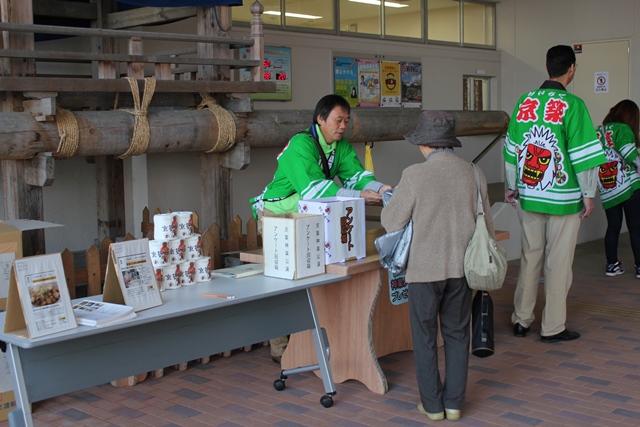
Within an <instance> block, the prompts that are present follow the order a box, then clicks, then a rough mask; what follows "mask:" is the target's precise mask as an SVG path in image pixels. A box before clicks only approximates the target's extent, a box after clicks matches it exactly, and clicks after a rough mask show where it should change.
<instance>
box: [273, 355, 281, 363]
mask: <svg viewBox="0 0 640 427" xmlns="http://www.w3.org/2000/svg"><path fill="white" fill-rule="evenodd" d="M271 360H273V363H277V364H278V365H279V364H280V362H281V361H282V356H271Z"/></svg>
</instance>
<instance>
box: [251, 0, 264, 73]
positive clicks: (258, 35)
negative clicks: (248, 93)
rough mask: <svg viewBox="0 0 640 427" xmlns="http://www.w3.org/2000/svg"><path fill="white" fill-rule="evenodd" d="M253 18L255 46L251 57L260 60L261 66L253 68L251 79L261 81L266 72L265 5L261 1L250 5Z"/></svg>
mask: <svg viewBox="0 0 640 427" xmlns="http://www.w3.org/2000/svg"><path fill="white" fill-rule="evenodd" d="M250 10H251V13H252V14H253V18H251V38H252V39H253V47H252V48H251V59H254V60H257V61H260V66H259V67H255V68H252V69H251V80H253V81H254V82H259V81H261V80H262V74H263V72H264V64H263V61H264V32H263V31H262V28H263V26H262V24H263V22H262V12H264V6H262V4H260V2H258V1H256V2H254V3H253V4H252V5H251V7H250Z"/></svg>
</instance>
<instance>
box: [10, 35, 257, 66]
mask: <svg viewBox="0 0 640 427" xmlns="http://www.w3.org/2000/svg"><path fill="white" fill-rule="evenodd" d="M134 39H135V38H134ZM0 57H1V58H23V59H35V60H38V61H43V62H45V61H46V62H80V63H83V62H84V63H87V62H91V61H113V62H144V63H148V64H155V63H158V64H160V63H162V64H189V65H219V66H228V67H233V68H247V67H257V66H258V65H259V62H258V61H252V60H242V59H218V58H189V57H177V56H166V55H154V54H150V55H149V54H148V55H142V54H141V55H125V54H104V53H87V52H57V51H42V50H39V51H32V50H7V49H5V50H0Z"/></svg>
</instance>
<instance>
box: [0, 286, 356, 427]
mask: <svg viewBox="0 0 640 427" xmlns="http://www.w3.org/2000/svg"><path fill="white" fill-rule="evenodd" d="M341 280H345V277H344V276H337V275H332V274H323V275H320V276H315V277H310V278H307V279H302V280H295V281H291V280H284V279H278V278H273V277H265V276H263V275H258V276H251V277H245V278H241V279H231V278H230V279H227V278H216V279H214V280H212V281H210V282H206V283H198V284H196V285H193V286H188V287H182V288H180V289H175V290H167V291H165V292H163V293H162V298H163V300H164V304H163V305H161V306H158V307H153V308H150V309H147V310H143V311H140V312H138V317H136V318H135V319H131V320H129V321H126V322H124V323H121V324H116V325H112V326H109V327H105V328H95V327H89V326H79V327H78V328H76V329H72V330H69V331H65V332H59V333H56V334H52V335H47V336H44V337H40V338H35V339H29V338H25V337H21V336H18V335H15V334H12V333H1V334H0V340H2V341H5V342H6V343H7V353H8V358H9V364H10V370H11V375H12V379H13V385H14V392H15V396H16V409H15V410H13V411H12V412H10V413H9V423H10V425H11V426H12V427H23V426H28V427H31V426H33V419H32V416H31V406H30V404H31V403H33V402H37V401H40V400H43V399H48V398H51V397H55V396H59V395H63V394H66V393H70V392H73V391H77V390H81V389H84V388H88V387H93V386H96V385H99V384H103V383H107V382H109V381H113V380H117V379H119V378H125V377H128V376H132V375H137V374H139V373H141V372H148V371H153V370H155V369H159V368H163V367H166V366H171V365H175V364H179V363H181V362H184V361H188V360H194V359H198V358H201V357H204V356H207V355H211V354H216V353H220V352H223V351H226V350H229V349H233V348H240V347H243V346H245V345H247V344H248V343H255V342H261V341H265V340H267V339H270V338H274V337H278V336H284V335H287V334H292V333H295V332H300V331H303V330H308V329H311V330H313V336H314V340H315V346H316V354H317V356H318V365H317V366H316V368H317V369H319V370H320V372H321V375H322V380H323V383H324V388H325V392H326V393H327V394H326V395H323V396H322V398H321V403H322V404H323V405H324V406H330V405H327V404H326V403H327V399H329V400H331V396H333V395H335V393H336V392H335V384H334V382H333V377H332V374H331V369H330V367H329V363H328V351H327V349H328V343H327V342H326V339H325V336H324V334H323V333H322V332H321V328H320V325H319V323H318V317H317V314H316V310H315V306H314V303H313V298H312V295H311V292H310V288H312V287H315V286H321V285H325V284H328V283H333V282H338V281H341ZM206 292H213V293H219V294H226V295H233V296H235V298H233V299H222V298H215V297H208V296H202V294H204V293H206ZM94 298H96V297H94ZM100 298H101V297H97V298H96V299H100ZM4 316H5V314H4V313H1V314H0V324H4ZM303 370H304V368H303Z"/></svg>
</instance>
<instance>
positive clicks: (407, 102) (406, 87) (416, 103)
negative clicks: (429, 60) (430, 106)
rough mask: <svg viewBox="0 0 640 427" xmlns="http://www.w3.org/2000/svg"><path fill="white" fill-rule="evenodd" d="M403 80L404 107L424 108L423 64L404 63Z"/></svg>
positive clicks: (402, 66) (402, 67)
mask: <svg viewBox="0 0 640 427" xmlns="http://www.w3.org/2000/svg"><path fill="white" fill-rule="evenodd" d="M400 70H401V79H402V106H403V107H408V108H422V64H421V63H419V62H403V63H402V64H400Z"/></svg>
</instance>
